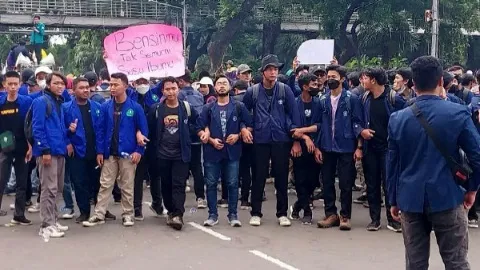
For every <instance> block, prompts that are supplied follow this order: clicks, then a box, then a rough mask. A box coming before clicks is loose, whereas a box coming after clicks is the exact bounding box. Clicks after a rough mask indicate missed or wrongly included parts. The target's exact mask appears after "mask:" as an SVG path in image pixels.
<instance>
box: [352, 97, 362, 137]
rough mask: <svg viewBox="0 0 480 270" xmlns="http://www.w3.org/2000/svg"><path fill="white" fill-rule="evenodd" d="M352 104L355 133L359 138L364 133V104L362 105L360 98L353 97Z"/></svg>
mask: <svg viewBox="0 0 480 270" xmlns="http://www.w3.org/2000/svg"><path fill="white" fill-rule="evenodd" d="M350 102H351V103H352V104H351V105H352V124H353V132H354V134H355V137H356V138H358V136H360V133H362V130H363V127H364V126H365V124H364V117H363V109H362V104H361V103H360V98H359V97H357V96H352V98H351V99H350Z"/></svg>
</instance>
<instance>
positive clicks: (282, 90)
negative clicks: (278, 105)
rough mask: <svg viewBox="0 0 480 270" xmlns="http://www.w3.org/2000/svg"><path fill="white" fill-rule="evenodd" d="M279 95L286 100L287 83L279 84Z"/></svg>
mask: <svg viewBox="0 0 480 270" xmlns="http://www.w3.org/2000/svg"><path fill="white" fill-rule="evenodd" d="M278 97H279V98H280V99H283V100H285V84H284V83H279V84H278Z"/></svg>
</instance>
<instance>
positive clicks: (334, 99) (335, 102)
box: [330, 94, 341, 140]
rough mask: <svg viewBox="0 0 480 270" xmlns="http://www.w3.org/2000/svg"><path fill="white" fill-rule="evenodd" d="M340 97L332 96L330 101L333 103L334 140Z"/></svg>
mask: <svg viewBox="0 0 480 270" xmlns="http://www.w3.org/2000/svg"><path fill="white" fill-rule="evenodd" d="M340 96H341V94H340V95H338V96H336V97H334V96H332V95H330V101H331V103H332V140H333V138H334V137H335V114H336V113H337V108H338V101H339V100H340Z"/></svg>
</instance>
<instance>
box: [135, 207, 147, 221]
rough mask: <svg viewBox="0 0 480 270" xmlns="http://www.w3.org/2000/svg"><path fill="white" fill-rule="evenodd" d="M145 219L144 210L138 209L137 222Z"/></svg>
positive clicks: (136, 213)
mask: <svg viewBox="0 0 480 270" xmlns="http://www.w3.org/2000/svg"><path fill="white" fill-rule="evenodd" d="M144 219H145V217H144V216H143V213H142V210H140V209H137V210H135V220H136V221H143V220H144Z"/></svg>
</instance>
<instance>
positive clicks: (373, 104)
mask: <svg viewBox="0 0 480 270" xmlns="http://www.w3.org/2000/svg"><path fill="white" fill-rule="evenodd" d="M386 93H387V91H384V92H383V94H381V95H380V96H379V97H378V98H373V96H372V99H371V100H370V126H369V128H370V129H372V130H374V131H375V134H374V136H373V138H372V140H371V141H370V142H371V143H370V144H369V145H370V146H371V147H373V148H375V149H378V150H385V149H386V148H387V145H388V144H387V136H388V131H387V129H388V118H389V116H388V113H387V108H386V107H385V98H386Z"/></svg>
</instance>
